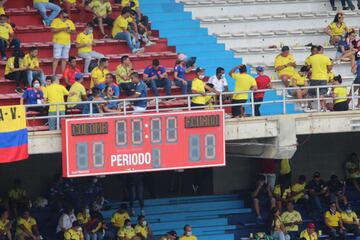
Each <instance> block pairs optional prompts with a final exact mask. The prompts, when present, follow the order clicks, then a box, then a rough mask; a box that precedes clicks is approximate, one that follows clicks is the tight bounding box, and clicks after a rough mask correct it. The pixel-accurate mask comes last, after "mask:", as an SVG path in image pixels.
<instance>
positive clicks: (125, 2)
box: [121, 0, 140, 11]
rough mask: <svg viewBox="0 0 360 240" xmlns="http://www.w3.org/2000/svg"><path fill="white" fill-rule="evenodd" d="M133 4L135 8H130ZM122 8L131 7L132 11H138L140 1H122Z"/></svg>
mask: <svg viewBox="0 0 360 240" xmlns="http://www.w3.org/2000/svg"><path fill="white" fill-rule="evenodd" d="M131 2H132V3H133V4H134V6H132V7H131V6H130V3H131ZM121 6H122V7H131V9H132V10H134V11H136V10H137V9H138V8H139V7H140V5H139V0H121Z"/></svg>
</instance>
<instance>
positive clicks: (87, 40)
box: [75, 32, 94, 53]
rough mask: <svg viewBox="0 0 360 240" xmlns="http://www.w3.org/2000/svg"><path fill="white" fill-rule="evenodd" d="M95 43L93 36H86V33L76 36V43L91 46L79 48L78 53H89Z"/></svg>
mask: <svg viewBox="0 0 360 240" xmlns="http://www.w3.org/2000/svg"><path fill="white" fill-rule="evenodd" d="M93 41H94V35H93V34H85V33H84V32H81V33H79V34H78V35H77V36H76V41H75V42H76V43H78V44H88V45H89V46H86V47H82V48H78V53H88V52H91V51H92V43H93Z"/></svg>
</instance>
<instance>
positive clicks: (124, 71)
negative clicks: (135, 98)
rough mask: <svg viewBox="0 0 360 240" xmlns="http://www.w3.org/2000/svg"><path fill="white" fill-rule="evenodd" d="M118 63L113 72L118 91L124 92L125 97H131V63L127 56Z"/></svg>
mask: <svg viewBox="0 0 360 240" xmlns="http://www.w3.org/2000/svg"><path fill="white" fill-rule="evenodd" d="M120 62H121V63H120V64H119V65H118V66H117V67H116V71H115V76H116V83H117V84H118V85H119V88H120V91H125V93H126V95H128V96H131V95H132V89H133V86H134V84H133V83H132V82H131V78H130V75H131V73H132V72H133V67H132V63H131V61H130V58H129V56H127V55H125V56H122V57H121V59H120Z"/></svg>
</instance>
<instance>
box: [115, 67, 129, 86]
mask: <svg viewBox="0 0 360 240" xmlns="http://www.w3.org/2000/svg"><path fill="white" fill-rule="evenodd" d="M131 69H132V68H131V67H128V66H124V65H122V64H119V65H118V66H117V67H116V71H115V76H116V82H117V84H120V83H129V82H131V79H129V80H125V79H123V78H122V77H121V76H122V75H127V76H129V75H130V73H131V72H132V71H131Z"/></svg>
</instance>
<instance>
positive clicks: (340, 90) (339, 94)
mask: <svg viewBox="0 0 360 240" xmlns="http://www.w3.org/2000/svg"><path fill="white" fill-rule="evenodd" d="M347 92H348V90H347V87H341V86H339V87H334V97H336V98H339V99H335V103H341V102H346V101H347Z"/></svg>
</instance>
